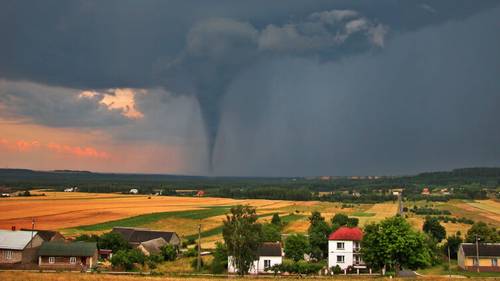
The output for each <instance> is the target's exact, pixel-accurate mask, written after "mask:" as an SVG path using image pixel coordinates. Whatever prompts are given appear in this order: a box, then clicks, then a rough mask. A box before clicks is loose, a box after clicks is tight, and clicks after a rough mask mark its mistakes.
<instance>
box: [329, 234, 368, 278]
mask: <svg viewBox="0 0 500 281" xmlns="http://www.w3.org/2000/svg"><path fill="white" fill-rule="evenodd" d="M362 239H363V231H362V230H361V229H360V228H358V227H352V228H350V227H346V226H342V227H340V228H339V229H337V230H336V231H334V232H333V233H332V234H330V236H329V237H328V268H330V269H331V268H332V267H336V266H337V265H338V266H339V267H340V268H341V269H342V270H344V272H346V270H347V268H348V267H350V266H352V268H353V269H355V270H356V271H355V272H357V273H359V270H360V269H366V265H365V264H364V262H363V260H362V258H361V253H360V249H361V240H362Z"/></svg>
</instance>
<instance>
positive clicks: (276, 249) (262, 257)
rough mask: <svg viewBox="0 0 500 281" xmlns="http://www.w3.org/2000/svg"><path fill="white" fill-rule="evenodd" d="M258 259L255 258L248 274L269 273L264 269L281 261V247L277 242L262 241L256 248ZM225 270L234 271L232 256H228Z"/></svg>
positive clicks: (235, 269)
mask: <svg viewBox="0 0 500 281" xmlns="http://www.w3.org/2000/svg"><path fill="white" fill-rule="evenodd" d="M257 253H258V259H257V260H255V261H254V262H253V264H252V266H251V267H250V269H249V270H248V273H250V274H258V273H271V272H269V271H266V269H268V268H271V267H273V266H274V265H278V264H281V263H282V262H283V255H284V254H283V249H282V247H281V243H279V242H265V243H262V244H261V245H260V247H259V249H258V250H257ZM227 272H228V273H236V272H237V268H236V267H235V266H234V262H233V257H232V256H229V257H228V263H227Z"/></svg>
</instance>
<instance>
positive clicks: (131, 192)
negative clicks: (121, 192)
mask: <svg viewBox="0 0 500 281" xmlns="http://www.w3.org/2000/svg"><path fill="white" fill-rule="evenodd" d="M129 193H130V194H139V190H138V189H137V188H132V189H131V190H130V191H129Z"/></svg>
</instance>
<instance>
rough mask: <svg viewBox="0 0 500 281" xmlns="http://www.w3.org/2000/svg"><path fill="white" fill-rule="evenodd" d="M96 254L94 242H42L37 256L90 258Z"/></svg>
mask: <svg viewBox="0 0 500 281" xmlns="http://www.w3.org/2000/svg"><path fill="white" fill-rule="evenodd" d="M96 252H97V245H96V243H95V242H82V241H79V242H61V241H51V242H43V244H42V246H41V247H40V250H39V251H38V255H40V256H45V257H47V256H48V257H91V256H93V255H94V254H95V253H96Z"/></svg>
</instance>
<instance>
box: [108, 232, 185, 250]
mask: <svg viewBox="0 0 500 281" xmlns="http://www.w3.org/2000/svg"><path fill="white" fill-rule="evenodd" d="M111 232H112V233H118V234H120V235H121V236H122V237H123V239H125V240H126V241H127V242H128V243H129V245H130V246H132V247H135V248H137V247H139V246H140V245H141V243H143V242H147V241H151V240H154V239H157V238H163V239H164V240H165V241H166V242H167V243H168V244H170V245H173V246H174V247H177V248H179V247H180V245H181V239H180V238H179V236H178V235H177V233H175V232H171V231H158V230H150V229H147V228H136V227H114V228H113V230H112V231H111Z"/></svg>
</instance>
